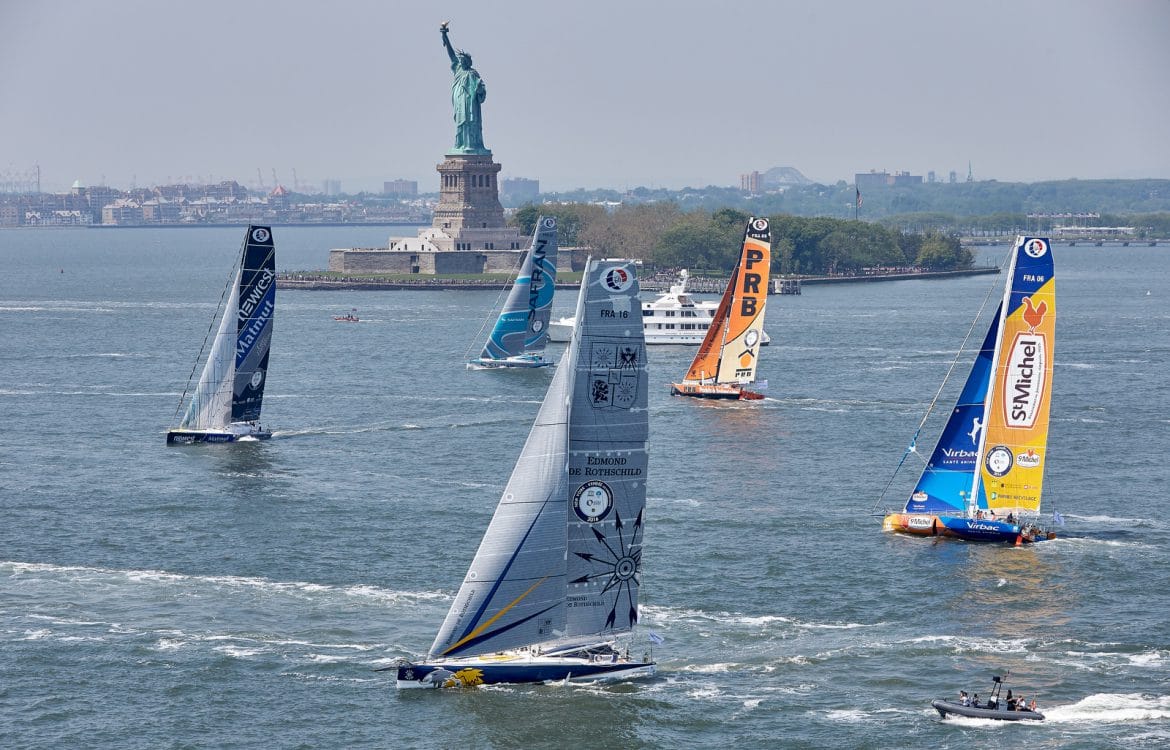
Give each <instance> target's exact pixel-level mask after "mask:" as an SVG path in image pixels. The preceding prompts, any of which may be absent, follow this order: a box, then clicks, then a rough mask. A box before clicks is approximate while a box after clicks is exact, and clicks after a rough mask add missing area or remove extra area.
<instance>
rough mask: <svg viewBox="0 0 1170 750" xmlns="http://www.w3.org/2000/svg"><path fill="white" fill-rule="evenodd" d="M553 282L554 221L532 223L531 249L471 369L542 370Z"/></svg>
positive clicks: (546, 219)
mask: <svg viewBox="0 0 1170 750" xmlns="http://www.w3.org/2000/svg"><path fill="white" fill-rule="evenodd" d="M556 281H557V220H556V219H555V218H553V217H552V216H542V217H540V219H538V220H537V222H536V231H535V232H533V235H532V247H531V248H529V250H528V255H527V256H525V258H524V263H523V264H522V265H521V267H520V273H519V275H518V276H517V277H516V281H515V282H514V283H513V284H512V291H511V292H510V293H509V294H508V299H507V301H506V302H505V303H504V308H503V309H502V310H501V311H500V317H499V318H498V319H497V320H496V325H495V327H494V328H492V332H491V334H489V335H488V340H487V343H486V344H484V347H483V351H482V352H481V353H480V355H479V356H478V357H476V358H475V359H473V360H471V364H472V365H477V366H480V367H544V366H546V365H550V364H552V362H551V361H549V360H547V359H545V357H544V348H545V346H546V345H547V344H548V321H549V317H551V315H552V301H553V290H554V289H555V288H556Z"/></svg>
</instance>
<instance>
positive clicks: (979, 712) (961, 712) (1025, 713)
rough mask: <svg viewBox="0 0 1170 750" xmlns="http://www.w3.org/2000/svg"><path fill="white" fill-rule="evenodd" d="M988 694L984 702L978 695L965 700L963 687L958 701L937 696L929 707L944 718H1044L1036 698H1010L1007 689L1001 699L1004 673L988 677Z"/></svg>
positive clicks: (1042, 719) (1000, 719)
mask: <svg viewBox="0 0 1170 750" xmlns="http://www.w3.org/2000/svg"><path fill="white" fill-rule="evenodd" d="M991 680H992V685H991V695H990V696H989V697H988V699H987V701H986V702H980V700H979V694H978V693H976V694H975V696H974V698H972V699H968V698H967V693H966V691H964V690H960V691H959V700H957V701H950V700H943V699H942V698H938V699H936V700H933V701H931V702H930V705H931V707H932V708H933V709H934V710H935V711H938V715H939V716H941V717H942V718H944V719H945V718H947V717H948V716H950V715H952V714H953V715H955V716H966V717H967V718H969V719H994V720H996V721H1044V714H1042V713H1040V712H1039V711H1037V710H1036V700H1035V699H1032V701H1031V702H1028V700H1027V699H1026V698H1025V697H1024V696H1022V695H1021V696H1019V697H1013V696H1012V691H1011V690H1008V697H1007V698H1001V696H1000V691H1001V690H1002V688H1003V686H1004V685H1005V684H1006V683H1007V675H1005V676H1003V677H1000V676H999V675H996V676H994V677H992V678H991Z"/></svg>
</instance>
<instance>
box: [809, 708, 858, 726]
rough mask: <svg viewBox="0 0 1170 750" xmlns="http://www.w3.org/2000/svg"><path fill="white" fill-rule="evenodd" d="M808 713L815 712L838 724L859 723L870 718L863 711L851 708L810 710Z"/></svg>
mask: <svg viewBox="0 0 1170 750" xmlns="http://www.w3.org/2000/svg"><path fill="white" fill-rule="evenodd" d="M809 714H810V715H813V714H815V715H816V716H818V717H824V718H826V719H828V720H829V721H834V722H837V723H840V724H860V723H862V722H865V721H869V719H870V717H869V714H867V713H866V712H865V711H859V710H857V709H853V708H851V709H832V710H829V711H824V712H820V711H816V712H813V711H810V712H809Z"/></svg>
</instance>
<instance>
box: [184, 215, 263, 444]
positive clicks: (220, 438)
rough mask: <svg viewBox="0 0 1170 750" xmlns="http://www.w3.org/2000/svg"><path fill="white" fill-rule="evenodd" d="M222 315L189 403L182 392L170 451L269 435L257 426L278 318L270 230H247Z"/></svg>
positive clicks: (205, 346)
mask: <svg viewBox="0 0 1170 750" xmlns="http://www.w3.org/2000/svg"><path fill="white" fill-rule="evenodd" d="M221 311H222V315H221V316H220V318H219V327H218V329H217V330H216V332H215V336H214V338H211V339H210V346H208V345H207V344H208V342H204V349H206V350H207V359H206V361H205V362H204V365H203V371H202V374H201V375H200V377H199V381H198V383H197V384H196V385H195V388H194V390H193V391H192V392H191V398H190V400H187V398H186V395H187V394H186V392H184V394H183V397H182V398H181V399H180V401H179V408H180V409H182V408H183V403H184V402H186V409H185V410H184V411H183V418H182V420H180V422H179V424H178V426H177V427H175V428H172V429H171V430H169V431H168V432H167V444H168V445H182V444H189V443H231V442H235V441H237V440H240V439H243V438H254V439H264V438H268V437H271V435H272V433H271V432H269V431H267V430H264V429H263V428H262V427H261V426H260V409H261V406H262V403H263V400H264V386H265V383H266V382H267V380H268V354H269V351H270V350H271V348H272V324H273V316H274V313H275V312H276V248H275V244H274V242H273V239H272V230H271V229H270V228H269V227H262V226H249V227H248V229H247V232H246V233H245V235H244V244H243V248H242V250H241V251H240V260H239V262H238V264H237V266H236V270H235V273H234V274H233V276H232V280H231V282H230V283H229V286H228V289H227V291H226V292H225V295H224V299H223V303H222V307H221ZM218 312H220V311H217V313H218ZM200 357H202V352H200ZM197 361H198V360H197Z"/></svg>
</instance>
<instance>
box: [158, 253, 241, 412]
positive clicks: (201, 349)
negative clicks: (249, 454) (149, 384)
mask: <svg viewBox="0 0 1170 750" xmlns="http://www.w3.org/2000/svg"><path fill="white" fill-rule="evenodd" d="M247 244H248V239H247V238H246V237H245V238H244V244H243V246H242V247H241V249H240V262H239V263H238V264H237V265H234V266H232V270H231V271H229V272H228V280H227V284H226V285H224V288H223V293H222V294H220V295H219V304H218V305H216V308H215V312H214V313H213V314H212V316H211V325H210V326H209V327H208V329H207V334H206V335H205V336H204V337H203V344H202V345H201V346H200V347H199V354H198V355H196V357H195V363H194V364H193V365H191V374H190V375H188V376H187V385H185V386H183V395H182V396H179V405H178V406H176V407H175V415H174V416H173V417H171V423H172V424H175V425H177V424H178V419H179V412H180V411H182V410H183V402H184V401H186V400H187V391H189V390H191V381H192V380H194V379H195V371H196V370H198V369H199V363H200V362H202V361H203V352H204V351H205V350H206V349H207V341H208V339H210V338H211V332H212V330H214V329H215V327H216V323H218V322H219V316H220V312H222V311H223V306H224V300H225V299H227V294H228V290H230V289H231V288H232V283H233V282H234V281H235V279H236V273H237V271H239V270H240V269H241V268H242V267H243V265H244V251H243V247H246V246H247Z"/></svg>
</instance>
